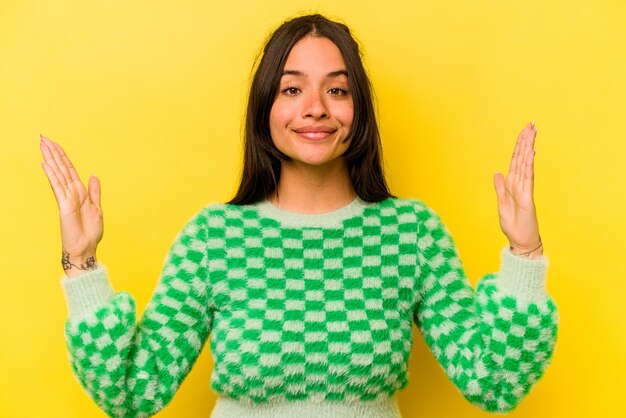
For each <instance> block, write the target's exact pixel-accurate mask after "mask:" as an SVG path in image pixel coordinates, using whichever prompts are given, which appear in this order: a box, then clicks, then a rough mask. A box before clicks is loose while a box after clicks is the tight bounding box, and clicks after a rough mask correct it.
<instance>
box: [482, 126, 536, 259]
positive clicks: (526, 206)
mask: <svg viewBox="0 0 626 418" xmlns="http://www.w3.org/2000/svg"><path fill="white" fill-rule="evenodd" d="M536 135H537V128H536V127H535V125H534V122H533V123H529V124H528V125H526V126H525V127H524V129H522V131H521V132H520V134H519V135H518V137H517V142H516V143H515V150H514V151H513V156H512V157H511V165H510V167H509V173H508V174H507V176H506V180H505V178H504V176H503V175H502V174H501V173H496V174H495V176H494V179H493V181H494V186H495V189H496V194H497V196H498V214H499V216H500V228H501V229H502V232H504V234H505V235H506V237H507V238H508V240H509V245H510V247H511V251H512V252H513V253H514V254H517V255H524V256H528V257H530V258H535V257H538V256H540V255H541V254H543V248H542V244H541V236H540V235H539V226H538V223H537V212H536V210H535V202H534V200H533V186H534V184H533V182H534V168H533V163H534V157H535V152H536V151H535V149H534V145H535V137H536Z"/></svg>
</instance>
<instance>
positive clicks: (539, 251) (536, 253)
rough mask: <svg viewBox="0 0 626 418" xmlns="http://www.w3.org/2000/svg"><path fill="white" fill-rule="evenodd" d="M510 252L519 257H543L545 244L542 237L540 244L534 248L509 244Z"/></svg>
mask: <svg viewBox="0 0 626 418" xmlns="http://www.w3.org/2000/svg"><path fill="white" fill-rule="evenodd" d="M509 250H510V251H511V254H513V255H516V256H518V257H525V258H537V257H540V256H541V255H543V243H542V242H541V237H539V242H538V243H536V244H535V245H533V246H522V245H516V244H509Z"/></svg>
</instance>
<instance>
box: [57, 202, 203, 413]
mask: <svg viewBox="0 0 626 418" xmlns="http://www.w3.org/2000/svg"><path fill="white" fill-rule="evenodd" d="M206 241H207V227H206V218H205V217H204V215H203V213H202V212H200V213H199V214H197V215H196V216H194V217H193V218H192V219H191V220H190V221H189V222H188V223H187V224H186V225H185V227H184V228H183V230H182V231H181V232H180V233H179V234H178V236H177V237H176V240H175V241H174V243H173V244H172V246H171V249H170V251H169V253H168V255H167V258H166V261H165V265H164V267H163V269H162V272H161V275H160V278H159V280H158V284H157V286H156V289H155V290H154V293H153V295H152V297H151V300H150V302H149V303H148V305H147V307H146V309H145V311H144V313H143V315H142V317H141V320H140V321H139V322H138V323H135V315H136V307H135V301H134V299H133V297H132V296H131V295H130V294H129V293H126V292H117V293H116V292H114V291H113V289H112V288H111V285H110V283H109V281H108V273H107V270H106V268H105V267H104V266H103V265H101V264H99V265H98V266H97V268H96V269H95V270H93V271H89V272H87V273H82V274H80V275H78V276H75V277H72V278H68V277H67V276H66V277H64V278H63V279H62V285H63V288H64V290H65V295H66V298H67V303H68V308H69V318H68V320H67V322H66V326H65V335H66V343H67V348H68V351H69V356H70V363H71V367H72V370H73V372H74V374H75V375H76V377H77V378H78V380H79V381H80V383H81V385H82V386H83V388H84V389H85V390H86V391H87V393H88V394H89V396H90V397H91V398H92V399H93V400H94V401H95V402H96V403H97V404H98V406H99V407H100V408H101V409H102V410H103V411H104V412H106V413H107V414H108V415H109V416H112V417H149V416H152V415H154V414H155V413H156V412H158V411H159V410H161V409H162V408H163V407H164V406H165V405H167V404H168V402H169V401H170V400H171V399H172V397H173V396H174V393H175V392H176V390H177V389H178V387H179V386H180V384H181V383H182V381H183V380H184V379H185V377H186V376H187V374H188V373H189V371H190V369H191V367H192V365H193V364H194V363H195V361H196V359H197V357H198V355H199V353H200V351H201V349H202V346H203V345H204V343H205V341H206V339H207V337H208V335H209V332H210V329H211V325H212V310H211V308H210V291H209V290H208V285H207V282H208V271H207V257H206V254H207V253H206V249H205V246H206Z"/></svg>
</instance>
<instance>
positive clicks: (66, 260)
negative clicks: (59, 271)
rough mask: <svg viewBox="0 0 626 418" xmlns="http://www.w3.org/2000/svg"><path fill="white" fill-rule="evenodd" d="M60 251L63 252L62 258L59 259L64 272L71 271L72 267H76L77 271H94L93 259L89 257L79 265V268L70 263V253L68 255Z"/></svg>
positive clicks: (94, 263) (94, 262)
mask: <svg viewBox="0 0 626 418" xmlns="http://www.w3.org/2000/svg"><path fill="white" fill-rule="evenodd" d="M62 251H63V257H62V258H61V264H62V265H63V270H64V271H67V270H69V269H71V268H72V267H76V268H77V269H78V270H95V269H96V258H95V257H89V258H88V259H86V260H85V264H81V265H80V266H77V265H76V264H72V263H71V262H70V253H68V252H67V251H65V250H62Z"/></svg>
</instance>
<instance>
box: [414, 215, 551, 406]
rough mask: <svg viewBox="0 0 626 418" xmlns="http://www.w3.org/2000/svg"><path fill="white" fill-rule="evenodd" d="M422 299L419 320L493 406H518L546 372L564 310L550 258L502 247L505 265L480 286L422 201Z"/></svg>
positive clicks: (439, 353) (479, 402)
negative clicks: (550, 279)
mask: <svg viewBox="0 0 626 418" xmlns="http://www.w3.org/2000/svg"><path fill="white" fill-rule="evenodd" d="M417 218H418V222H419V231H418V242H417V245H418V264H419V269H420V274H419V277H418V280H419V299H418V304H417V307H416V310H415V312H414V320H415V323H416V325H417V326H418V328H419V330H420V331H421V333H422V335H423V337H424V340H425V342H426V344H427V345H428V346H429V348H430V350H431V351H432V353H433V354H434V356H435V358H436V359H437V361H438V362H439V363H440V365H441V367H442V368H443V370H444V372H445V373H446V375H447V376H448V378H449V379H450V380H451V381H452V383H453V384H454V385H455V386H456V387H457V388H458V389H459V390H460V392H461V393H462V394H463V396H464V397H465V398H466V399H468V400H469V401H470V402H472V403H473V404H474V405H476V406H478V407H480V408H482V409H484V410H487V411H490V412H507V411H510V410H513V409H514V408H515V407H516V406H517V405H518V404H519V402H520V401H521V400H522V399H523V398H524V397H525V396H526V394H527V393H528V392H529V390H530V389H531V388H532V387H533V385H534V384H535V383H536V382H537V380H538V379H539V378H540V377H541V376H542V374H543V373H544V371H545V369H546V367H547V366H548V364H549V363H550V361H551V358H552V355H553V352H554V347H555V344H556V338H557V327H558V310H557V306H556V305H555V303H554V301H553V299H552V298H551V297H550V296H549V294H548V293H547V291H546V289H545V281H546V270H547V266H548V260H547V257H545V256H541V257H538V258H535V259H529V258H522V257H519V256H516V255H513V254H512V253H511V252H510V250H509V248H508V247H505V248H503V250H502V252H501V264H500V271H499V272H498V273H490V274H486V275H485V276H483V277H482V278H481V279H480V280H479V282H478V285H477V289H476V291H474V290H473V289H472V287H471V285H470V283H469V281H468V279H467V277H466V275H465V272H464V270H463V267H462V264H461V260H460V258H459V255H458V253H457V250H456V247H455V245H454V242H453V240H452V237H451V236H450V233H449V231H448V229H447V228H446V226H445V225H444V224H443V223H442V222H441V219H440V217H439V216H438V215H437V214H436V213H435V212H434V211H433V210H432V209H430V208H428V207H427V206H426V205H424V204H422V203H419V204H418V205H417Z"/></svg>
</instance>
